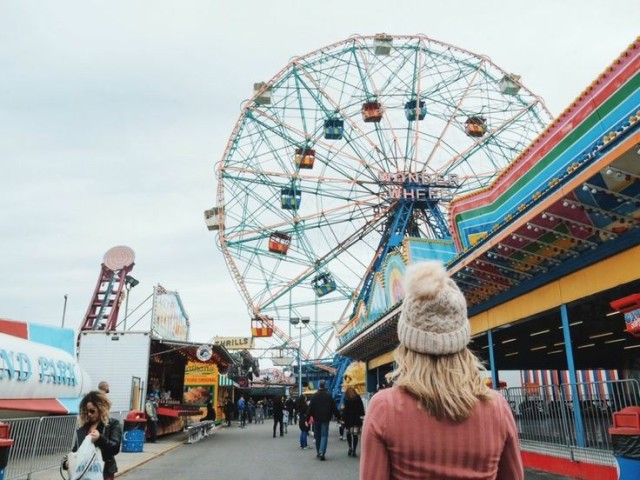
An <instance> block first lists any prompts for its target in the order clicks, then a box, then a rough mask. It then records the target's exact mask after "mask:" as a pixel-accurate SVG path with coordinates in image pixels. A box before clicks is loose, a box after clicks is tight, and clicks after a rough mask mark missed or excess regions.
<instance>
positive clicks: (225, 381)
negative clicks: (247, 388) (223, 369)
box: [218, 375, 240, 388]
mask: <svg viewBox="0 0 640 480" xmlns="http://www.w3.org/2000/svg"><path fill="white" fill-rule="evenodd" d="M218 386H219V387H236V388H238V387H240V385H238V384H237V383H236V382H234V381H233V380H231V379H230V378H229V377H227V376H226V375H218Z"/></svg>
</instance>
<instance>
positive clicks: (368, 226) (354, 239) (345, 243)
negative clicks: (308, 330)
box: [263, 214, 382, 308]
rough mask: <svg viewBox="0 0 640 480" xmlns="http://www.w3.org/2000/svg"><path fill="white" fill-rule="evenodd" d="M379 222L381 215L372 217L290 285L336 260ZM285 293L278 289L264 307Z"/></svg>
mask: <svg viewBox="0 0 640 480" xmlns="http://www.w3.org/2000/svg"><path fill="white" fill-rule="evenodd" d="M381 220H382V215H380V214H378V215H376V216H375V217H373V219H371V220H370V221H369V222H368V223H367V224H366V225H364V226H363V227H362V229H361V230H359V231H357V232H354V233H352V234H351V235H349V236H348V237H346V238H345V239H344V240H343V241H342V242H340V243H339V244H338V245H336V246H335V247H334V248H333V249H332V250H330V251H328V252H327V253H326V254H325V255H323V256H322V257H320V258H318V259H316V261H315V264H314V265H312V266H310V267H309V268H306V269H305V270H304V271H302V272H301V273H299V274H298V275H297V276H296V277H294V278H293V279H292V280H291V282H290V285H295V284H299V283H300V282H302V281H303V280H306V279H307V278H309V277H310V276H311V275H312V274H313V273H314V272H315V271H316V270H317V269H318V268H322V267H323V266H324V265H326V264H327V263H329V262H330V261H331V260H333V259H334V258H336V257H337V256H338V255H339V254H340V253H341V252H342V251H344V250H345V249H348V248H349V247H350V246H352V245H353V244H354V243H356V242H358V241H359V240H360V239H361V238H363V237H364V236H366V235H368V234H369V232H371V231H372V230H374V229H375V228H376V226H377V225H378V223H379V222H380V221H381ZM287 291H288V288H281V289H279V290H278V291H276V292H275V293H274V294H273V295H272V296H271V297H270V298H269V300H268V301H267V302H266V304H265V305H269V304H270V303H272V302H274V301H275V300H277V299H278V298H280V297H281V296H282V295H284V294H285V293H286V292H287ZM263 308H264V307H263Z"/></svg>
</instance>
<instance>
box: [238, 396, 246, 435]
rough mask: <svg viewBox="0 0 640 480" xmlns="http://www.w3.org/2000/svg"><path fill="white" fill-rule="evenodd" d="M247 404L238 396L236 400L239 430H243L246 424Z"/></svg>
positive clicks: (242, 397)
mask: <svg viewBox="0 0 640 480" xmlns="http://www.w3.org/2000/svg"><path fill="white" fill-rule="evenodd" d="M246 411H247V402H245V400H244V396H242V395H240V399H239V400H238V416H239V417H240V428H244V427H245V425H246V422H247V415H246Z"/></svg>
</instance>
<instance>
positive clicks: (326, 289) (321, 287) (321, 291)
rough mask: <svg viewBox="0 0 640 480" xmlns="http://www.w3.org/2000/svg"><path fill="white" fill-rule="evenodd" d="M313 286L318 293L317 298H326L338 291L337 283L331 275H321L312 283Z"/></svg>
mask: <svg viewBox="0 0 640 480" xmlns="http://www.w3.org/2000/svg"><path fill="white" fill-rule="evenodd" d="M311 286H312V287H313V290H314V291H315V292H316V296H318V297H324V296H325V295H327V294H328V293H331V292H333V291H334V290H335V289H336V281H335V280H334V279H333V277H332V276H331V274H330V273H326V272H325V273H321V274H320V275H318V276H316V277H315V278H314V279H313V280H312V281H311Z"/></svg>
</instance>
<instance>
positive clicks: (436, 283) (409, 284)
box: [398, 261, 471, 355]
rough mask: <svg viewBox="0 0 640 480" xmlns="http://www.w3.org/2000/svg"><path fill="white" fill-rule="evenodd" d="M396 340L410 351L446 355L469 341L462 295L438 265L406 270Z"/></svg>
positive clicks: (429, 264) (411, 267) (410, 267)
mask: <svg viewBox="0 0 640 480" xmlns="http://www.w3.org/2000/svg"><path fill="white" fill-rule="evenodd" d="M404 292H405V297H404V300H403V304H402V313H401V314H400V320H399V321H398V339H399V340H400V343H402V344H403V345H404V346H405V347H407V348H408V349H409V350H413V351H415V352H419V353H428V354H430V355H449V354H451V353H456V352H459V351H461V350H463V349H464V348H465V347H466V346H467V344H468V343H469V341H470V340H471V330H470V327H469V320H468V318H467V302H466V301H465V299H464V295H462V292H461V291H460V289H459V288H458V286H457V285H456V283H455V282H454V281H453V280H452V279H451V278H449V275H448V274H447V271H446V270H445V268H444V266H443V265H442V264H441V263H440V262H434V261H428V262H420V263H416V264H413V265H411V266H409V268H407V271H406V274H405V279H404Z"/></svg>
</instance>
